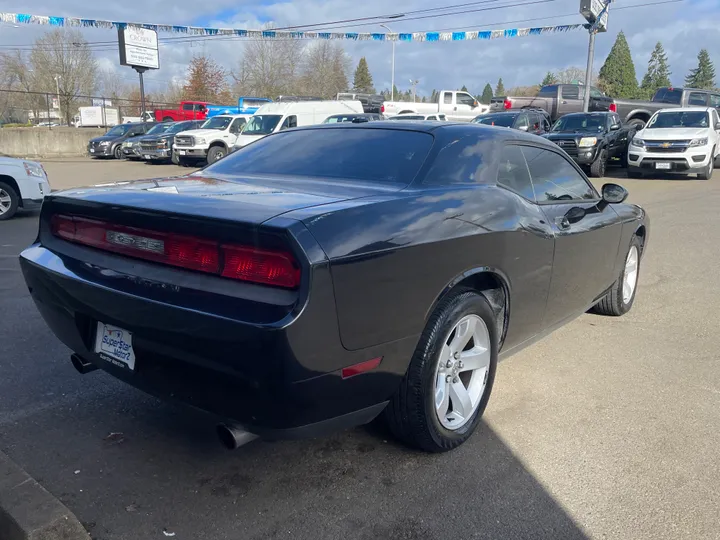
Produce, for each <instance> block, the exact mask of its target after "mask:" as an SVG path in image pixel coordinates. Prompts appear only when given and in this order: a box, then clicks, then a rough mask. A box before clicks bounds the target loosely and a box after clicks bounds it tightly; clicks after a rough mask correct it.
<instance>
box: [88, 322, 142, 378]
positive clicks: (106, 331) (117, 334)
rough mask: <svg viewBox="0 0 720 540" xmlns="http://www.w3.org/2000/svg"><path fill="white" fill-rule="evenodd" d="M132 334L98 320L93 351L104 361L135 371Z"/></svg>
mask: <svg viewBox="0 0 720 540" xmlns="http://www.w3.org/2000/svg"><path fill="white" fill-rule="evenodd" d="M132 341H133V335H132V332H130V331H129V330H125V329H124V328H120V327H119V326H115V325H112V324H106V323H104V322H100V321H98V323H97V327H96V332H95V353H96V354H98V355H99V356H100V358H102V359H103V360H105V361H106V362H110V363H111V364H113V365H115V366H118V367H121V368H123V369H127V370H130V371H135V350H134V349H133V345H132Z"/></svg>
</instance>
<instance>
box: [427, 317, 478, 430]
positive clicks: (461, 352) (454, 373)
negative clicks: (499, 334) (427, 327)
mask: <svg viewBox="0 0 720 540" xmlns="http://www.w3.org/2000/svg"><path fill="white" fill-rule="evenodd" d="M490 351H491V348H490V334H489V332H488V328H487V326H486V325H485V321H483V319H482V318H480V317H478V316H477V315H466V316H465V317H463V318H462V319H460V321H458V323H457V324H456V325H455V326H454V327H453V329H452V331H451V332H450V334H449V335H448V336H447V338H446V339H445V341H444V342H443V347H442V349H441V351H440V358H439V359H438V365H437V369H436V372H435V382H434V386H433V396H434V400H435V401H434V405H435V413H436V415H437V418H438V420H439V421H440V424H441V425H442V426H443V427H444V428H445V429H448V430H451V431H454V430H457V429H459V428H461V427H462V426H464V425H465V424H466V423H467V422H469V421H470V419H471V418H472V417H473V414H474V413H475V411H476V410H477V408H478V405H479V404H480V401H481V400H482V397H483V395H484V394H485V389H486V387H487V380H488V374H489V372H490V354H491V353H490Z"/></svg>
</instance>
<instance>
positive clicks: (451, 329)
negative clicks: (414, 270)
mask: <svg viewBox="0 0 720 540" xmlns="http://www.w3.org/2000/svg"><path fill="white" fill-rule="evenodd" d="M497 355H498V338H497V321H496V320H495V314H494V313H493V311H492V309H491V307H490V304H488V302H487V300H485V297H483V296H481V295H480V294H478V293H476V292H475V291H472V290H468V289H464V290H461V291H459V292H457V293H456V294H452V295H449V296H448V297H446V298H444V299H443V300H441V301H440V303H439V304H438V306H437V307H436V308H435V311H434V312H433V314H432V316H431V317H430V320H429V321H428V323H427V326H426V327H425V330H424V331H423V333H422V335H421V337H420V342H419V343H418V346H417V348H416V349H415V353H414V354H413V357H412V360H411V361H410V365H409V367H408V370H407V372H406V373H405V377H403V380H402V382H401V383H400V387H399V388H398V390H397V393H396V394H395V396H393V398H392V400H391V401H390V403H389V404H388V406H387V408H386V409H385V411H384V414H385V418H386V420H387V422H388V425H389V427H390V429H391V430H392V432H393V433H394V434H395V436H396V437H397V438H398V439H400V440H401V441H403V442H404V443H405V444H407V445H409V446H413V447H415V448H420V449H422V450H425V451H427V452H446V451H448V450H452V449H453V448H456V447H458V446H460V445H461V444H462V443H464V442H465V441H466V440H467V439H469V438H470V436H471V435H472V433H473V432H474V431H475V428H477V426H478V424H479V423H480V417H481V416H482V414H483V411H484V410H485V407H486V406H487V403H488V400H489V399H490V392H491V391H492V386H493V381H494V379H495V368H496V366H497Z"/></svg>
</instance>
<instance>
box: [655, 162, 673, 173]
mask: <svg viewBox="0 0 720 540" xmlns="http://www.w3.org/2000/svg"><path fill="white" fill-rule="evenodd" d="M655 168H656V169H662V170H664V171H669V170H670V169H672V163H656V164H655Z"/></svg>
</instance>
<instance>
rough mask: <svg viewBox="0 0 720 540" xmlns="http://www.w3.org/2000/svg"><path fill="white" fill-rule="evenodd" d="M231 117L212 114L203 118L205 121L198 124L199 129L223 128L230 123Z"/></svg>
mask: <svg viewBox="0 0 720 540" xmlns="http://www.w3.org/2000/svg"><path fill="white" fill-rule="evenodd" d="M231 121H232V118H230V117H229V116H213V117H212V118H209V119H207V120H205V123H204V124H203V125H202V126H200V129H220V130H223V129H225V128H227V127H228V126H229V125H230V122H231Z"/></svg>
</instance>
